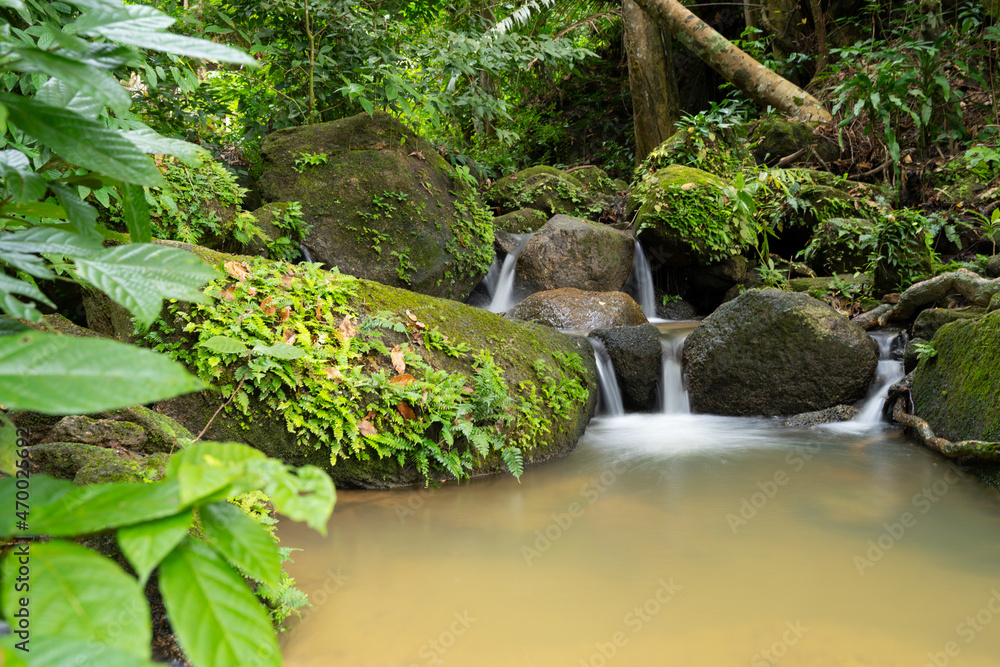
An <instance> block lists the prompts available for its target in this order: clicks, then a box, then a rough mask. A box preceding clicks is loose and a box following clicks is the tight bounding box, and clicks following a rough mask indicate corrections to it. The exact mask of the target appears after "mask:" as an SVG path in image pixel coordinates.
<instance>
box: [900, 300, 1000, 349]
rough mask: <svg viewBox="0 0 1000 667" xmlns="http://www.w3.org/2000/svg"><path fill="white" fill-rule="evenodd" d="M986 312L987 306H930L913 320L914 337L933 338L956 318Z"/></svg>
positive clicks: (959, 318) (967, 317)
mask: <svg viewBox="0 0 1000 667" xmlns="http://www.w3.org/2000/svg"><path fill="white" fill-rule="evenodd" d="M985 312H986V309H985V308H963V309H958V308H928V309H926V310H922V311H920V314H919V315H917V319H916V320H914V321H913V337H914V338H922V339H924V340H931V339H932V338H934V334H936V333H937V331H938V329H940V328H941V327H943V326H944V325H945V324H948V323H949V322H955V321H956V320H970V319H976V318H977V317H981V316H982V315H983V313H985ZM998 343H1000V341H998Z"/></svg>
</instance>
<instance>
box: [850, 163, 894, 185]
mask: <svg viewBox="0 0 1000 667" xmlns="http://www.w3.org/2000/svg"><path fill="white" fill-rule="evenodd" d="M890 164H892V160H891V159H889V160H886V161H885V162H883V163H882V164H880V165H879V166H877V167H875V168H874V169H871V170H869V171H866V172H865V173H863V174H855V175H854V176H848V177H847V179H848V180H851V181H856V180H858V179H859V178H868V177H869V176H874V175H876V174H879V173H881V172H883V171H885V168H886V167H888V166H889V165H890Z"/></svg>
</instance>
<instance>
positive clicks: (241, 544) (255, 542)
mask: <svg viewBox="0 0 1000 667" xmlns="http://www.w3.org/2000/svg"><path fill="white" fill-rule="evenodd" d="M199 516H200V517H201V527H202V530H204V532H205V541H206V542H208V544H209V546H211V547H212V548H213V549H215V550H216V551H218V552H219V553H220V554H221V555H222V556H224V557H225V558H226V560H228V561H229V562H230V563H232V564H233V565H235V566H236V567H238V568H239V569H240V570H242V571H243V573H244V574H248V575H250V576H251V577H253V578H254V579H256V580H257V581H260V582H263V583H264V584H265V585H267V586H269V587H270V588H277V587H278V583H279V580H280V578H281V554H279V553H278V545H277V544H275V542H274V539H273V538H272V537H271V535H270V534H269V533H268V532H267V531H266V530H265V529H264V528H263V527H262V526H261V525H260V524H258V523H257V522H256V521H254V520H253V519H251V518H250V517H249V516H247V514H246V513H245V512H244V511H243V510H241V509H240V508H239V507H237V506H236V505H234V504H232V503H231V502H228V501H225V500H223V501H220V502H215V503H210V504H208V505H205V506H204V507H202V508H201V510H200V511H199Z"/></svg>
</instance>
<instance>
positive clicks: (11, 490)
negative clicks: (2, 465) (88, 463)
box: [0, 475, 80, 537]
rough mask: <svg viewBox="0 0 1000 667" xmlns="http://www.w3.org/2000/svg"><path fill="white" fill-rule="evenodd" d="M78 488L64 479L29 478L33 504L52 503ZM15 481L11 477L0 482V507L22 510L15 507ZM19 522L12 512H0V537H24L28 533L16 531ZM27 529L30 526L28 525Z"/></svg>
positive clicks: (41, 476) (43, 476)
mask: <svg viewBox="0 0 1000 667" xmlns="http://www.w3.org/2000/svg"><path fill="white" fill-rule="evenodd" d="M79 488H80V487H78V486H76V485H75V484H73V482H70V481H68V480H65V479H56V478H55V477H49V476H48V475H32V476H31V503H29V504H30V505H34V504H38V505H41V504H45V503H54V502H56V501H57V500H59V499H60V498H62V497H63V496H65V495H66V494H67V493H69V492H71V491H73V490H74V489H79ZM17 491H18V489H17V480H16V479H14V478H13V477H7V478H5V479H2V480H0V507H10V508H13V509H22V510H23V509H24V508H23V507H22V508H19V507H18V505H17V502H16V500H17ZM19 520H21V519H19V517H17V516H15V514H14V512H13V511H11V512H0V537H4V536H10V535H15V534H16V535H18V536H20V535H24V534H27V533H28V531H25V530H19V529H17V527H16V526H17V522H18V521H19ZM28 527H29V528H30V527H31V525H30V523H29V525H28Z"/></svg>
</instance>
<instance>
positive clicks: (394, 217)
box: [260, 112, 493, 299]
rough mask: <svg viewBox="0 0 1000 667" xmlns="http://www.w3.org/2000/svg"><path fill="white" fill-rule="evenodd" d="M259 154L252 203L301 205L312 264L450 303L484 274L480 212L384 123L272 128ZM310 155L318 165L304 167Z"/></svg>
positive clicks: (402, 132)
mask: <svg viewBox="0 0 1000 667" xmlns="http://www.w3.org/2000/svg"><path fill="white" fill-rule="evenodd" d="M261 156H262V159H263V165H262V167H261V177H260V192H261V196H262V197H263V198H264V200H265V201H266V202H276V201H281V202H286V201H299V202H300V203H301V205H302V212H303V218H304V219H305V221H306V222H308V223H310V224H311V225H312V229H311V230H310V232H309V234H308V235H307V236H306V239H305V244H306V245H307V246H308V247H309V248H310V252H311V253H312V255H313V258H314V259H315V261H317V262H321V263H323V264H325V265H327V266H328V267H338V268H339V269H340V271H341V272H343V273H348V274H350V275H354V276H358V277H362V278H367V279H369V280H375V281H377V282H381V283H384V284H387V285H393V286H396V287H403V288H406V289H410V290H414V291H416V292H421V293H424V294H430V295H433V296H440V297H448V298H452V299H464V298H465V297H467V296H468V295H469V294H470V293H471V292H472V289H473V288H474V287H475V286H476V284H477V283H478V282H479V281H480V280H481V279H482V277H483V276H484V275H486V272H487V271H488V270H489V266H490V263H491V262H492V260H493V249H492V247H493V227H492V223H491V220H490V214H489V212H488V211H487V210H486V209H485V208H484V207H483V206H482V204H481V202H480V201H479V199H478V195H477V194H476V193H475V191H474V189H473V188H472V187H470V186H469V185H468V184H466V183H464V182H463V181H462V180H461V179H459V178H457V177H456V176H455V173H454V171H453V170H452V169H451V167H450V166H449V165H448V164H447V163H446V162H445V161H444V159H443V158H442V157H441V156H440V155H438V153H437V152H436V151H435V150H434V149H433V148H432V147H431V145H430V144H428V143H427V142H426V141H425V140H423V139H422V138H420V137H418V136H417V135H416V134H414V133H413V132H412V131H410V130H409V129H407V128H406V127H405V126H403V125H402V124H401V123H400V122H399V121H397V120H395V119H394V118H392V117H391V116H388V115H386V114H384V113H381V112H377V113H376V114H375V115H374V116H373V117H371V116H369V115H368V114H359V115H357V116H353V117H351V118H345V119H342V120H338V121H334V122H331V123H319V124H316V125H306V126H301V127H294V128H288V129H284V130H279V131H277V132H275V133H274V134H271V135H269V136H268V137H266V138H265V139H264V142H263V144H262V146H261ZM309 156H325V161H323V160H318V159H317V160H315V161H316V162H317V164H312V165H310V164H307V163H305V162H303V159H304V158H305V157H309ZM297 161H298V162H297Z"/></svg>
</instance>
